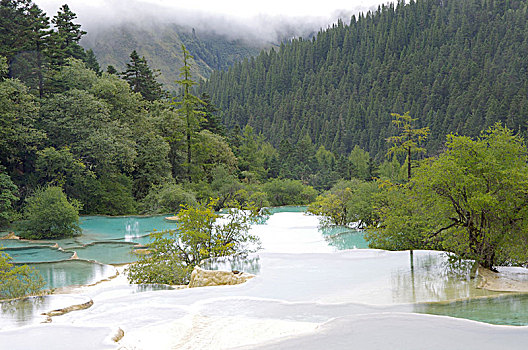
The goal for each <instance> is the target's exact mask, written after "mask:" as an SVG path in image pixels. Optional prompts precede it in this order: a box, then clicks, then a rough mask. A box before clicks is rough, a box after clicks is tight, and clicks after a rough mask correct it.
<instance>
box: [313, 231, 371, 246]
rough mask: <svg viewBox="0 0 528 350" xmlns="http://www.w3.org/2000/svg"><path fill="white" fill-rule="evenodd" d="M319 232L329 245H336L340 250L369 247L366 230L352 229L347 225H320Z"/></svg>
mask: <svg viewBox="0 0 528 350" xmlns="http://www.w3.org/2000/svg"><path fill="white" fill-rule="evenodd" d="M319 232H321V234H322V235H323V237H324V239H325V240H326V242H328V245H329V246H332V247H335V248H336V249H338V250H344V249H358V248H361V249H365V248H368V243H367V241H366V240H365V237H364V232H363V231H361V230H356V229H351V228H349V227H345V226H332V227H324V226H321V227H319Z"/></svg>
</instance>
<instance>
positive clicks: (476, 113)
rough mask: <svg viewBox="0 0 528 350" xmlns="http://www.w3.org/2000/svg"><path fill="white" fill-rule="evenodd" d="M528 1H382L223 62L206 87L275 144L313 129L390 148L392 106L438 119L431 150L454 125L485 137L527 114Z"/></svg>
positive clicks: (374, 150)
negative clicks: (309, 34) (228, 64)
mask: <svg viewBox="0 0 528 350" xmlns="http://www.w3.org/2000/svg"><path fill="white" fill-rule="evenodd" d="M527 6H528V3H527V1H526V0H512V1H501V0H419V1H416V2H414V1H411V2H410V3H409V4H407V5H403V4H401V3H400V4H398V5H396V6H393V5H388V6H383V7H381V8H379V9H378V11H376V12H374V13H370V12H369V13H367V14H361V15H359V16H358V17H352V19H351V21H350V23H349V24H344V23H342V22H339V23H338V24H336V25H334V26H333V27H332V28H329V29H327V30H324V31H320V32H319V33H318V35H317V39H315V40H302V39H296V40H293V41H292V42H291V43H289V44H284V45H282V46H281V47H280V49H278V50H271V51H269V52H263V53H261V54H260V55H259V56H258V57H256V58H254V59H250V60H248V61H247V62H243V63H239V64H236V65H235V66H233V67H232V68H230V69H229V71H228V72H221V71H217V72H215V73H213V74H212V76H211V78H210V80H209V81H208V82H207V83H205V84H204V85H203V86H202V89H203V90H204V91H207V92H208V93H209V94H211V96H212V98H213V102H214V103H215V104H217V105H218V106H219V107H220V108H221V109H222V111H223V112H222V117H223V120H224V122H225V123H226V124H227V125H228V126H229V127H234V126H235V125H240V126H245V125H247V124H249V125H251V126H253V127H254V128H255V129H256V131H258V132H262V133H263V134H264V135H265V137H267V138H268V139H269V140H270V141H272V142H273V144H275V145H278V144H279V143H280V141H281V140H283V139H290V140H291V141H292V142H297V141H298V140H299V139H300V138H302V137H303V136H305V135H306V134H308V135H309V136H310V137H311V138H312V140H313V141H314V142H315V143H316V144H318V145H324V146H325V147H326V148H328V149H331V150H333V151H337V152H339V153H343V154H344V153H348V152H349V151H350V150H351V149H352V148H353V147H354V145H359V146H361V147H362V148H363V149H365V150H368V151H370V152H371V155H373V156H376V157H378V158H380V157H382V156H383V155H384V153H385V151H386V147H387V145H386V141H385V140H386V138H387V137H388V136H390V135H392V134H394V133H395V130H394V129H393V127H392V126H391V123H390V120H391V116H390V113H391V112H396V113H404V112H406V111H410V113H411V115H412V116H414V117H417V118H419V123H418V125H417V126H419V127H420V126H429V127H430V128H431V131H432V134H431V136H430V138H429V140H428V142H427V145H426V146H427V148H428V149H429V152H430V153H433V154H434V153H436V152H438V151H439V150H440V149H441V148H442V144H443V141H444V140H445V135H446V134H447V133H451V132H453V133H461V134H467V135H478V133H479V132H480V130H482V129H484V128H486V127H488V126H490V125H492V124H493V123H495V122H497V121H502V122H503V123H505V124H506V125H507V126H508V127H509V128H513V129H514V130H520V131H521V133H523V134H525V133H526V129H527V124H526V121H527V120H528V10H527V8H528V7H527Z"/></svg>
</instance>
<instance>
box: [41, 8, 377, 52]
mask: <svg viewBox="0 0 528 350" xmlns="http://www.w3.org/2000/svg"><path fill="white" fill-rule="evenodd" d="M34 3H36V4H37V5H38V6H39V7H40V8H41V9H42V10H44V11H45V12H46V13H47V15H48V16H49V17H50V18H51V17H53V16H54V15H55V14H56V13H57V10H58V9H59V8H60V6H62V5H63V4H64V3H67V4H68V5H69V7H70V9H71V10H72V11H73V12H74V13H76V14H77V21H76V22H77V23H79V24H81V25H82V28H83V29H84V30H86V31H87V32H88V34H87V36H86V38H87V39H88V40H89V38H90V34H92V35H96V34H97V32H99V31H100V30H104V29H105V28H108V27H111V26H120V25H123V24H131V25H136V26H138V27H148V26H154V27H156V26H159V25H160V24H177V25H180V26H183V27H188V28H195V29H196V30H197V31H198V32H200V33H211V34H216V35H221V36H224V37H226V38H227V39H229V40H238V39H241V40H245V41H248V42H254V43H278V42H280V41H282V40H284V39H287V38H291V37H299V36H303V37H306V36H310V35H311V34H313V33H314V32H317V31H318V30H319V29H324V28H327V27H328V26H330V25H331V24H332V23H335V22H337V20H338V19H343V21H344V22H345V23H348V22H349V20H350V17H351V16H352V15H353V14H357V13H359V12H366V11H368V10H372V9H374V8H376V7H377V5H378V4H380V3H381V1H380V0H366V1H364V0H351V1H347V2H343V1H331V0H330V1H326V2H325V5H324V6H322V5H310V4H307V3H306V2H296V1H293V2H292V1H290V2H285V1H282V4H281V1H276V0H269V1H267V2H266V3H265V4H258V7H255V6H256V5H255V4H253V3H252V2H248V1H242V2H240V1H222V2H220V1H215V2H210V3H208V1H207V0H204V1H201V2H200V3H198V4H199V5H200V6H201V8H198V5H197V4H196V3H194V5H193V4H188V5H186V4H184V2H182V1H167V0H165V1H164V0H91V1H89V2H87V1H82V0H81V1H80V0H70V1H68V0H37V1H34ZM184 6H185V7H184ZM283 11H284V12H283Z"/></svg>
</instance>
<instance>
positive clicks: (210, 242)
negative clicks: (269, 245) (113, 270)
mask: <svg viewBox="0 0 528 350" xmlns="http://www.w3.org/2000/svg"><path fill="white" fill-rule="evenodd" d="M214 205H215V203H214V201H211V202H209V203H208V204H199V205H196V206H189V207H185V208H183V209H182V210H181V211H180V212H179V213H178V229H177V230H171V231H163V232H153V233H151V236H152V238H153V239H152V242H151V243H150V244H149V249H150V251H151V253H150V254H149V255H146V256H143V257H142V258H141V259H140V260H139V261H138V262H137V263H136V264H134V265H131V266H130V267H129V268H128V270H127V272H128V279H129V281H130V282H133V283H166V284H183V283H188V282H189V277H190V273H191V271H192V269H193V268H194V267H195V266H196V265H198V264H199V263H200V262H201V261H202V260H204V259H208V258H215V257H221V256H227V255H238V256H244V255H247V254H248V253H250V252H254V251H256V250H257V249H258V248H259V247H260V241H259V239H258V237H256V236H253V235H250V234H249V233H248V231H249V228H250V225H251V223H253V222H254V221H255V220H256V219H257V217H256V213H255V211H253V210H251V208H246V209H249V210H243V209H242V208H240V207H237V208H232V209H229V211H228V213H227V214H226V215H223V216H221V215H220V214H217V213H216V212H215V211H214ZM220 218H221V220H219V219H220Z"/></svg>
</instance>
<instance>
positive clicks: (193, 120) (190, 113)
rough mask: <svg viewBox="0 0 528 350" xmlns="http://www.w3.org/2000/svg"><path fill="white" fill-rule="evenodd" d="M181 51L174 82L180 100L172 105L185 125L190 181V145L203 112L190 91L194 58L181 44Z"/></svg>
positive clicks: (188, 177) (201, 119)
mask: <svg viewBox="0 0 528 350" xmlns="http://www.w3.org/2000/svg"><path fill="white" fill-rule="evenodd" d="M181 48H182V51H183V67H181V68H180V78H181V79H179V80H177V81H176V82H177V83H178V84H179V85H180V87H181V94H182V95H181V100H180V101H174V102H173V104H175V105H176V106H178V112H179V114H180V116H181V117H182V118H183V119H184V123H185V144H186V148H187V152H186V153H187V163H186V168H187V179H188V180H189V182H190V181H191V172H192V170H191V169H192V143H193V137H194V135H195V134H196V132H197V130H198V128H199V126H200V123H201V122H203V115H204V112H203V111H202V110H200V106H203V105H204V102H203V101H202V100H200V99H199V98H198V97H196V96H194V95H193V94H192V93H191V89H192V87H193V86H194V85H196V82H195V81H194V80H192V76H191V66H190V63H191V60H192V59H193V58H194V57H193V56H192V55H191V53H190V52H189V51H187V49H186V48H185V46H184V45H183V44H182V46H181Z"/></svg>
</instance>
